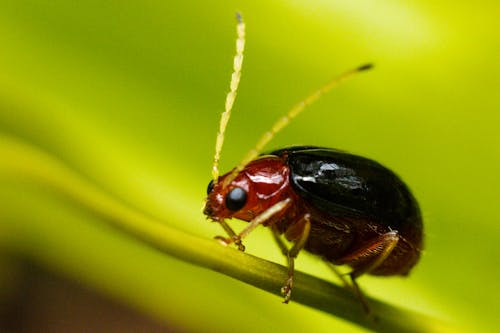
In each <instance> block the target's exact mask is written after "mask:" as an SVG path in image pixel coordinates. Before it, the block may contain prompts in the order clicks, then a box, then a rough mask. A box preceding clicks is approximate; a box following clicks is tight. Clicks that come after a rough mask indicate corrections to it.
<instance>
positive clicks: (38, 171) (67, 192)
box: [0, 136, 453, 332]
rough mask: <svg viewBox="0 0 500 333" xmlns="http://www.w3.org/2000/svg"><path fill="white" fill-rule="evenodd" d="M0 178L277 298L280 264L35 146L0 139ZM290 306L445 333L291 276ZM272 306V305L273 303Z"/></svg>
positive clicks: (384, 327)
mask: <svg viewBox="0 0 500 333" xmlns="http://www.w3.org/2000/svg"><path fill="white" fill-rule="evenodd" d="M0 156H1V162H0V179H2V178H6V179H9V180H12V179H18V180H20V181H31V182H34V183H35V184H37V185H41V186H44V187H46V188H49V189H51V190H52V191H54V192H55V193H57V194H58V195H60V196H62V197H64V198H65V199H69V200H71V201H72V202H74V203H76V204H78V205H81V206H83V207H85V209H88V210H90V211H91V212H93V213H94V214H98V215H99V216H101V217H102V218H103V219H104V220H106V221H107V222H108V223H109V224H110V225H112V226H114V227H116V228H118V229H120V230H121V231H123V232H125V233H127V234H129V235H131V236H133V237H135V238H136V239H137V240H139V241H142V242H145V243H147V244H149V245H150V246H152V247H154V248H156V249H158V250H160V251H162V252H164V253H165V254H168V255H170V256H173V257H176V258H178V259H180V260H183V261H186V262H190V263H192V264H194V265H198V266H201V267H205V268H209V269H211V270H214V271H217V272H220V273H222V274H225V275H227V276H230V277H232V278H235V279H238V280H240V281H242V282H245V283H248V284H251V285H253V286H255V287H258V288H261V289H263V290H266V291H268V292H270V293H273V294H276V295H280V288H281V286H282V284H283V282H284V281H285V279H286V277H287V269H286V268H285V267H283V266H281V265H278V264H275V263H272V262H269V261H266V260H263V259H260V258H257V257H254V256H252V255H248V254H245V253H243V252H240V251H237V250H235V249H233V248H229V247H223V246H221V245H219V244H218V243H217V242H216V241H214V240H212V239H204V238H199V237H195V236H193V235H190V234H187V233H184V232H181V231H179V230H176V229H173V228H171V227H169V226H168V225H166V224H165V223H164V222H162V221H157V220H154V219H152V218H150V217H148V216H145V215H144V214H142V213H140V212H138V211H136V210H134V209H132V208H130V207H128V206H126V205H124V204H123V203H121V202H120V201H119V200H116V199H114V198H113V197H111V196H109V195H107V194H106V193H104V192H103V191H101V190H100V189H99V188H98V187H97V186H94V185H92V184H91V183H90V182H88V181H86V180H85V179H83V178H82V177H81V176H80V175H78V174H77V173H75V172H73V171H72V170H70V169H69V168H68V167H66V166H65V165H63V164H62V163H61V162H59V161H58V160H56V159H55V158H53V157H52V156H50V155H48V154H46V153H44V152H43V151H41V150H39V149H37V148H36V147H33V146H29V145H26V144H24V143H21V142H20V141H18V140H16V139H14V138H11V137H7V136H0ZM295 276H296V281H295V285H294V289H293V298H292V301H293V302H297V303H301V304H304V305H307V306H310V307H313V308H315V309H318V310H321V311H324V312H327V313H330V314H332V315H335V316H338V317H341V318H344V319H346V320H349V321H351V322H353V323H355V324H357V325H360V326H362V327H365V328H369V329H372V330H374V331H377V332H450V331H453V329H451V328H450V327H448V326H446V325H445V324H444V323H443V322H440V321H438V320H436V319H434V318H432V317H429V316H427V315H424V314H420V313H417V312H413V311H409V310H405V309H401V308H397V307H394V306H391V305H389V304H386V303H383V302H380V301H377V300H374V299H371V298H368V302H369V303H370V305H371V307H372V309H373V312H374V313H375V314H376V316H377V320H373V318H370V317H368V316H367V315H366V314H365V313H364V312H363V310H362V308H361V306H360V304H359V301H358V300H357V298H356V297H354V296H353V295H352V293H351V292H349V291H348V290H346V289H345V288H341V287H339V286H336V285H334V284H332V283H329V282H327V281H324V280H321V279H318V278H316V277H314V276H312V275H309V274H305V273H301V272H296V275H295ZM276 301H278V300H276Z"/></svg>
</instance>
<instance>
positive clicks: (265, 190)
mask: <svg viewBox="0 0 500 333" xmlns="http://www.w3.org/2000/svg"><path fill="white" fill-rule="evenodd" d="M288 170H289V169H288V167H287V166H286V164H285V163H284V162H283V161H282V160H281V159H280V158H278V157H276V156H264V157H262V158H259V159H257V160H254V161H252V162H250V163H249V164H248V165H247V166H245V167H244V168H243V170H242V171H241V172H239V173H238V174H237V175H236V176H234V175H233V174H232V172H229V173H227V174H225V175H223V176H220V177H219V178H218V180H217V182H216V183H214V181H210V183H209V184H208V187H207V198H206V201H205V208H204V210H203V213H204V214H205V215H206V216H207V217H208V218H211V219H212V220H214V221H220V220H223V219H226V218H232V217H236V218H238V219H241V220H245V221H250V220H252V219H253V218H254V217H255V216H257V215H259V214H260V213H262V212H263V211H265V210H266V209H267V208H269V207H270V206H272V204H274V203H275V201H276V200H278V199H279V198H281V197H282V193H283V192H284V191H286V189H287V186H286V185H288V184H289V180H288V174H289V171H288ZM227 177H231V178H233V177H234V179H232V180H231V181H230V182H227V179H226V178H227Z"/></svg>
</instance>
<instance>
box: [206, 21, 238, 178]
mask: <svg viewBox="0 0 500 333" xmlns="http://www.w3.org/2000/svg"><path fill="white" fill-rule="evenodd" d="M236 19H237V21H238V24H237V25H236V33H237V39H236V54H235V55H234V61H233V74H231V84H230V91H229V92H228V94H227V96H226V105H225V110H224V112H223V113H222V114H221V117H220V122H219V132H218V133H217V140H216V142H215V155H214V162H213V165H212V178H213V181H214V184H216V183H217V180H218V178H219V160H220V154H221V150H222V145H223V144H224V133H225V131H226V126H227V123H228V121H229V118H230V117H231V109H232V108H233V104H234V100H235V99H236V91H237V89H238V85H239V83H240V77H241V67H242V65H243V50H244V49H245V23H244V22H243V18H242V17H241V14H240V13H236Z"/></svg>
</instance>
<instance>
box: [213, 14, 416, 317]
mask: <svg viewBox="0 0 500 333" xmlns="http://www.w3.org/2000/svg"><path fill="white" fill-rule="evenodd" d="M237 34H238V38H237V42H236V55H235V58H234V72H233V74H232V80H231V90H230V92H229V93H228V95H227V98H226V109H225V111H224V112H223V113H222V116H221V121H220V128H219V132H218V135H217V140H216V152H215V157H214V162H213V168H212V180H211V181H210V183H209V185H208V188H207V197H206V202H205V208H204V214H205V215H206V216H207V217H208V218H210V219H212V220H213V221H216V222H218V223H220V224H221V226H222V227H223V228H224V230H225V231H226V233H227V237H223V236H218V237H216V238H217V239H218V240H219V241H220V242H221V243H223V244H225V245H229V244H232V243H234V244H235V245H236V246H237V247H238V248H239V249H240V250H241V251H244V250H245V247H244V246H243V244H242V239H243V238H244V237H246V236H247V235H248V234H249V233H250V232H251V231H252V230H254V229H255V228H256V227H258V226H259V225H263V226H265V227H268V228H269V229H270V230H271V231H272V233H273V236H274V238H275V240H276V241H277V243H278V246H279V247H280V249H281V251H282V252H283V254H284V255H285V256H286V258H287V261H288V278H287V280H286V281H285V283H284V286H283V288H282V293H283V295H284V303H288V302H289V300H290V299H291V292H292V287H293V279H294V261H295V258H296V257H297V255H298V254H299V253H300V252H301V251H302V250H305V251H307V252H310V253H312V254H315V255H318V256H320V257H322V258H323V259H324V260H325V261H327V262H328V263H330V264H333V265H348V266H350V267H351V268H352V270H351V271H350V273H349V274H348V275H349V276H350V282H351V283H350V284H349V287H350V288H351V289H352V290H353V291H354V292H356V294H357V295H358V297H359V298H360V300H361V302H362V304H363V307H364V308H365V310H366V311H369V308H368V305H367V304H366V302H365V301H364V299H363V296H362V293H361V291H360V288H359V286H358V284H357V282H356V279H357V278H358V277H359V276H361V275H363V274H372V275H407V274H408V273H409V272H410V270H411V269H412V267H413V266H414V265H415V264H416V263H417V261H418V260H419V257H420V252H421V248H422V240H423V224H422V218H421V214H420V210H419V206H418V204H417V201H416V200H415V198H414V197H413V195H412V194H411V192H410V190H409V189H408V187H407V186H406V185H405V183H404V182H403V181H402V180H401V179H400V178H399V177H398V176H397V175H396V174H395V173H393V172H392V171H391V170H389V169H387V168H386V167H384V166H382V165H381V164H379V163H377V162H375V161H373V160H370V159H368V158H364V157H361V156H357V155H353V154H349V153H346V152H343V151H339V150H335V149H330V148H323V147H315V146H295V147H288V148H283V149H278V150H274V151H271V152H270V153H266V154H261V152H262V150H263V148H264V146H265V145H266V144H267V143H268V142H269V141H270V140H271V139H272V138H273V137H274V135H275V134H276V133H277V132H279V131H280V130H281V129H282V128H283V127H285V126H286V125H287V124H288V123H289V122H290V120H292V119H293V118H294V117H296V116H297V115H298V114H299V113H301V112H302V111H303V110H304V108H305V107H306V106H307V105H309V104H311V103H313V102H314V101H316V100H317V99H318V98H319V97H320V96H321V95H322V94H324V93H326V92H328V91H330V90H331V89H333V88H334V87H336V86H337V85H338V84H339V83H341V82H342V81H344V80H345V79H347V78H349V77H351V76H353V75H354V74H356V73H359V72H361V71H364V70H367V69H369V68H370V67H371V65H364V66H361V67H358V68H356V69H354V70H351V71H348V72H346V73H344V74H342V75H340V76H338V77H336V78H334V79H333V80H332V81H330V82H329V83H327V84H326V85H325V86H323V87H322V88H320V89H319V90H317V91H315V92H314V93H313V94H311V95H310V96H309V97H307V98H306V99H304V100H303V101H301V102H299V103H298V104H297V105H296V106H295V107H294V108H292V109H291V110H290V111H289V112H288V113H287V114H286V115H285V116H283V117H282V118H280V119H279V120H278V121H277V122H276V123H275V124H274V125H273V126H272V128H271V129H270V130H269V131H268V132H266V133H265V134H264V135H263V136H262V138H261V139H260V140H259V142H258V143H257V145H256V146H255V148H254V149H252V150H251V151H250V152H249V153H248V154H247V155H246V156H245V157H244V158H243V160H242V161H241V162H240V164H238V165H237V166H236V167H235V168H234V169H233V170H231V171H230V172H228V173H226V174H224V175H222V176H220V175H219V169H218V164H219V159H220V153H221V149H222V145H223V141H224V132H225V128H226V125H227V122H228V120H229V117H230V112H231V108H232V105H233V102H234V99H235V97H236V90H237V87H238V83H239V80H240V75H241V66H242V61H243V49H244V43H245V25H244V23H243V21H242V19H241V16H238V25H237ZM232 218H237V219H240V220H244V221H247V222H249V224H248V225H247V226H246V228H244V229H243V231H241V232H240V233H236V232H234V231H233V229H232V228H231V227H230V226H229V225H228V224H227V223H226V220H227V219H232ZM283 236H284V238H285V239H286V240H288V241H289V242H291V244H292V245H291V247H288V246H287V244H286V242H285V241H284V240H283V239H282V237H283ZM344 282H345V283H348V281H347V280H345V279H344Z"/></svg>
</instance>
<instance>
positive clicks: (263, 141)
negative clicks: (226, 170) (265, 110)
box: [224, 64, 373, 185]
mask: <svg viewBox="0 0 500 333" xmlns="http://www.w3.org/2000/svg"><path fill="white" fill-rule="evenodd" d="M372 67H373V65H372V64H365V65H362V66H359V67H357V68H354V69H351V70H349V71H347V72H345V73H343V74H341V75H339V76H337V77H335V78H334V79H332V80H331V81H330V82H328V83H327V84H325V85H324V86H323V87H321V88H319V89H318V90H316V91H315V92H313V93H312V94H311V95H309V96H307V97H306V98H305V99H304V100H302V101H300V102H299V103H297V104H296V105H295V106H294V107H293V108H292V109H291V110H290V111H288V113H286V114H285V115H284V116H283V117H281V118H279V119H278V121H276V122H275V123H274V125H273V126H272V127H271V129H270V130H269V131H267V132H266V133H264V135H262V136H261V138H260V139H259V141H258V142H257V144H256V145H255V147H254V148H253V149H252V150H250V151H249V152H248V153H247V155H246V156H245V157H244V158H243V160H241V162H240V164H238V166H237V167H236V168H234V169H233V171H232V172H231V174H230V175H229V176H228V177H227V178H226V179H225V180H224V183H225V184H226V185H227V184H229V183H230V182H231V181H233V180H234V178H235V177H236V176H237V175H238V173H239V172H240V171H241V170H243V168H244V167H245V166H246V165H247V164H248V163H250V162H251V161H253V160H254V159H255V158H256V157H257V156H259V154H260V153H261V151H262V149H263V148H264V147H265V146H266V145H267V144H268V143H269V141H271V140H272V138H273V137H274V136H275V135H276V133H278V132H279V131H281V130H282V129H283V128H284V127H285V126H287V125H288V124H289V123H290V121H292V120H293V119H294V118H295V117H297V116H298V115H299V114H300V113H301V112H302V111H304V109H305V108H306V106H308V105H311V104H312V103H314V102H316V101H317V100H318V99H319V98H320V97H321V96H322V95H323V94H326V93H327V92H329V91H330V90H332V89H333V88H335V87H337V86H338V85H339V84H341V83H342V82H344V81H345V80H347V79H348V78H350V77H352V76H354V75H355V74H357V73H360V72H362V71H365V70H368V69H370V68H372Z"/></svg>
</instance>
